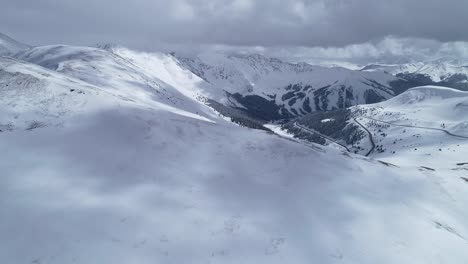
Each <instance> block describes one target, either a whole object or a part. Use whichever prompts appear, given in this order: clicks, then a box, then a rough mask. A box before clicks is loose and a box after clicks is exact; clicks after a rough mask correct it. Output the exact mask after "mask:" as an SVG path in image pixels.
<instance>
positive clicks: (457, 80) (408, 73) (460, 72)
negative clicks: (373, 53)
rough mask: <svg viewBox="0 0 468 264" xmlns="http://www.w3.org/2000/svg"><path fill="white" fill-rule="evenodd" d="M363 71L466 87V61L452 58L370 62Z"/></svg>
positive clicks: (424, 82)
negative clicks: (382, 62) (392, 62)
mask: <svg viewBox="0 0 468 264" xmlns="http://www.w3.org/2000/svg"><path fill="white" fill-rule="evenodd" d="M362 70H363V71H367V72H376V71H377V72H380V71H383V72H388V73H391V74H393V75H396V76H399V77H401V78H406V79H409V80H415V81H419V82H421V83H422V84H429V83H430V82H432V83H435V84H442V85H446V86H451V87H454V88H468V63H465V62H462V61H460V60H458V59H454V58H441V59H437V60H432V61H425V62H414V63H405V64H391V65H389V64H370V65H367V66H365V67H364V68H363V69H362Z"/></svg>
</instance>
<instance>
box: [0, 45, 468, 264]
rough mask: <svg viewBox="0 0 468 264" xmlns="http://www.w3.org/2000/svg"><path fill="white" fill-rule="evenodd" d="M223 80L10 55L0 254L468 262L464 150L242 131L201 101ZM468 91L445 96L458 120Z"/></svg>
mask: <svg viewBox="0 0 468 264" xmlns="http://www.w3.org/2000/svg"><path fill="white" fill-rule="evenodd" d="M254 89H255V87H254ZM217 91H218V90H217V87H216V86H214V85H213V84H212V83H208V82H206V81H205V80H203V79H201V78H199V77H198V76H197V75H195V74H193V73H192V72H191V71H188V70H187V69H185V68H184V67H183V65H182V64H181V63H180V62H179V61H178V60H176V59H175V58H174V57H172V56H169V55H165V54H149V53H141V52H135V51H131V50H128V49H124V48H115V47H113V48H110V47H107V48H106V49H98V48H84V47H69V46H47V47H37V48H33V49H30V50H28V51H26V52H21V53H20V54H19V55H18V56H17V57H16V58H6V57H0V149H1V150H2V155H1V158H0V183H1V184H0V209H1V210H0V219H1V221H0V245H2V246H1V247H0V259H1V260H2V262H5V263H36V264H37V263H61V264H62V263H86V264H98V263H99V264H102V263H105V264H106V263H122V264H127V263H128V264H130V263H142V264H146V263H161V264H164V263H226V264H227V263H256V264H259V263H260V264H262V263H269V264H275V263H284V262H292V263H298V264H301V263H311V262H317V263H326V264H327V263H330V264H331V263H363V264H366V263H369V264H371V263H372V264H373V263H383V264H385V263H389V264H390V263H412V264H413V263H416V264H418V263H421V264H426V263H431V262H432V263H436V262H442V263H464V262H465V260H467V259H468V251H466V250H465V249H466V245H467V237H468V224H467V222H466V221H465V220H466V219H468V213H467V211H466V210H465V208H466V204H467V203H468V195H466V186H467V184H466V183H465V181H468V180H467V179H466V169H467V167H466V165H463V164H461V163H463V162H460V161H461V160H462V156H459V157H458V159H454V160H446V162H445V163H444V164H442V163H440V164H436V165H437V166H433V167H435V169H436V170H435V171H431V170H421V167H420V166H421V165H424V164H422V163H420V161H421V160H418V159H414V160H413V163H412V164H408V162H403V160H401V161H394V162H395V164H396V165H397V166H394V165H391V164H388V163H385V162H382V161H378V160H375V159H369V158H365V157H362V156H360V155H354V154H350V153H347V152H344V151H342V150H336V149H333V148H328V147H322V146H318V145H315V144H307V143H306V142H302V141H298V140H295V139H291V138H287V137H285V136H287V135H284V136H280V135H277V134H273V133H271V132H265V131H260V130H253V129H247V128H245V127H240V126H238V125H235V124H233V123H231V122H228V121H226V120H225V119H224V118H223V117H222V116H219V115H218V114H217V113H216V112H215V111H214V110H212V109H211V108H209V107H207V106H206V105H205V103H206V98H214V99H217V97H218V96H219V97H223V96H224V92H223V91H222V90H221V92H217ZM448 93H450V92H448ZM445 97H448V96H445ZM401 98H402V97H397V98H395V99H394V100H395V101H394V102H398V100H400V99H401ZM412 98H421V96H417V95H415V96H413V97H412ZM431 98H436V97H433V96H431ZM457 98H458V99H457ZM460 98H462V97H460V96H456V97H455V96H450V98H445V99H440V100H441V101H443V102H445V100H453V101H450V104H447V109H446V110H447V111H446V112H445V113H446V115H451V112H449V109H451V108H450V107H449V106H453V107H455V108H454V109H452V110H453V113H455V115H454V116H453V117H452V118H453V120H454V121H453V122H455V121H456V120H461V119H462V118H463V116H464V112H463V111H464V110H463V109H464V108H465V101H464V99H463V100H462V99H460ZM414 100H415V101H416V99H414ZM417 100H419V99H417ZM430 100H432V99H430ZM430 100H426V99H424V100H421V101H424V102H427V105H430V103H431V101H430ZM437 100H439V99H437ZM409 101H411V100H406V101H405V102H409ZM391 102H392V101H390V102H389V106H382V107H393V106H392V103H391ZM395 104H396V103H395ZM405 104H407V103H400V105H405ZM374 107H375V106H374ZM395 107H396V106H395ZM399 108H400V110H401V111H403V110H404V111H406V109H405V108H402V107H401V106H400V107H399ZM426 108H427V107H420V108H413V107H408V109H415V110H416V109H421V111H423V110H424V109H426ZM356 109H357V108H356ZM438 110H439V111H440V113H439V114H441V115H442V114H443V112H442V108H441V109H438ZM417 113H419V112H415V114H417ZM415 118H416V116H415ZM441 118H442V116H441ZM446 125H447V126H448V128H449V129H453V128H454V127H453V124H452V123H449V122H447V123H446ZM460 129H463V128H462V127H461V128H460ZM456 132H460V131H456ZM460 144H461V143H460ZM398 154H399V153H398ZM403 157H406V156H403ZM397 162H398V163H397ZM400 162H401V163H400ZM456 162H458V163H460V164H461V165H457V164H455V163H456ZM439 165H440V166H439Z"/></svg>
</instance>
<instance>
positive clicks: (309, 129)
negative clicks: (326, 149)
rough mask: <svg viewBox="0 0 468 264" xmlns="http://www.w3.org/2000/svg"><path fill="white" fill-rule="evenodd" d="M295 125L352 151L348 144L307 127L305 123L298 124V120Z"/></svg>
mask: <svg viewBox="0 0 468 264" xmlns="http://www.w3.org/2000/svg"><path fill="white" fill-rule="evenodd" d="M294 126H295V127H297V128H299V129H301V130H304V131H306V132H308V133H311V134H314V135H317V136H319V137H322V138H324V139H326V140H328V141H330V142H332V143H334V144H336V145H338V146H340V147H342V148H344V149H346V151H348V152H351V151H350V150H349V148H348V147H347V146H345V145H343V144H341V143H339V142H337V141H336V140H335V139H333V138H331V137H327V136H325V135H323V134H321V133H319V132H317V131H315V130H313V129H311V128H308V127H305V126H303V125H300V124H298V123H297V122H294Z"/></svg>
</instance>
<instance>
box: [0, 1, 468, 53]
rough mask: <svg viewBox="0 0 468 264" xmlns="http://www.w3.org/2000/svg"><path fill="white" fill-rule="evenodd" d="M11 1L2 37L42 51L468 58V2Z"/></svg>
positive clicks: (2, 15)
mask: <svg viewBox="0 0 468 264" xmlns="http://www.w3.org/2000/svg"><path fill="white" fill-rule="evenodd" d="M2 2H3V3H2V4H1V9H0V32H3V33H6V34H9V35H11V36H12V37H14V38H16V39H19V40H21V41H23V42H26V43H29V44H33V45H42V44H52V43H54V44H55V43H65V44H79V45H93V44H96V43H116V44H122V45H126V46H130V47H133V48H139V49H145V50H157V49H171V48H173V49H183V48H188V47H190V48H203V47H207V46H214V45H217V46H218V47H220V46H222V47H226V46H227V47H229V46H244V47H251V48H252V47H255V48H256V49H258V50H263V51H269V52H272V51H275V52H280V53H281V52H282V53H288V52H292V53H291V54H294V56H301V55H300V54H301V53H304V54H306V53H309V52H321V53H323V54H324V56H331V57H334V56H345V57H346V56H351V55H353V54H354V55H353V56H358V55H359V54H360V55H359V56H364V55H366V56H371V57H372V56H377V54H380V55H379V56H383V55H382V54H381V53H382V50H381V49H384V51H385V49H389V48H395V49H397V52H400V53H401V52H407V51H409V50H412V49H414V48H415V47H416V48H415V49H416V50H418V47H419V46H418V45H422V48H424V49H425V50H422V51H419V53H424V52H428V53H429V54H433V53H434V51H436V53H437V52H440V49H444V48H445V49H447V45H452V46H453V47H457V46H458V49H459V50H458V51H457V52H462V53H463V52H466V53H467V57H468V52H467V51H466V48H464V46H465V47H466V45H465V44H466V43H464V42H463V41H467V40H468V31H467V29H466V25H468V1H467V0H170V1H169V0H127V1H123V0H6V2H5V1H2ZM462 42H463V43H462ZM447 43H449V44H447ZM457 43H458V44H457ZM392 45H393V46H392ZM444 45H445V47H444ZM413 46H414V47H413ZM398 49H400V50H398ZM404 49H406V51H405V50H404ZM460 49H461V50H460ZM463 49H464V50H463ZM385 52H388V51H385ZM385 52H384V53H385ZM392 52H393V51H390V54H391V53H392ZM332 53H333V54H332ZM327 54H328V55H327ZM309 55H310V54H309ZM320 56H321V55H320ZM384 56H388V54H387V55H385V54H384Z"/></svg>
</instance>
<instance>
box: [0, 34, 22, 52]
mask: <svg viewBox="0 0 468 264" xmlns="http://www.w3.org/2000/svg"><path fill="white" fill-rule="evenodd" d="M27 48H29V46H28V45H26V44H23V43H20V42H18V41H16V40H14V39H12V38H10V37H8V36H7V35H4V34H2V33H0V56H6V55H12V54H15V53H17V52H19V51H21V50H25V49H27Z"/></svg>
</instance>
